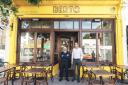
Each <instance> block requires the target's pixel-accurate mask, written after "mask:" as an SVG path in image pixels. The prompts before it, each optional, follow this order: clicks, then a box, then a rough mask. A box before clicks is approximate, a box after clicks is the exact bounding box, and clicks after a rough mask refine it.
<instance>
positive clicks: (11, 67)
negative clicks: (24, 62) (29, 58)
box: [0, 65, 17, 85]
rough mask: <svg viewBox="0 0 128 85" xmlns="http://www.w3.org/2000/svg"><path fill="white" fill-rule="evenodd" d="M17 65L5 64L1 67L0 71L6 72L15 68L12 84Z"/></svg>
mask: <svg viewBox="0 0 128 85" xmlns="http://www.w3.org/2000/svg"><path fill="white" fill-rule="evenodd" d="M16 67H17V66H16V65H6V66H3V67H0V73H2V72H6V71H8V70H12V69H13V72H14V73H13V78H12V85H14V78H15V69H16Z"/></svg>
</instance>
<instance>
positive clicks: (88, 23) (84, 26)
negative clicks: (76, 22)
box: [82, 20, 91, 29]
mask: <svg viewBox="0 0 128 85" xmlns="http://www.w3.org/2000/svg"><path fill="white" fill-rule="evenodd" d="M82 29H91V21H89V20H88V21H82Z"/></svg>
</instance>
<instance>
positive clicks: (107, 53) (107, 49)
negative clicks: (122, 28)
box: [98, 33, 112, 62]
mask: <svg viewBox="0 0 128 85" xmlns="http://www.w3.org/2000/svg"><path fill="white" fill-rule="evenodd" d="M98 46H99V47H98V48H99V50H98V52H99V53H98V54H99V61H110V62H112V39H111V33H98Z"/></svg>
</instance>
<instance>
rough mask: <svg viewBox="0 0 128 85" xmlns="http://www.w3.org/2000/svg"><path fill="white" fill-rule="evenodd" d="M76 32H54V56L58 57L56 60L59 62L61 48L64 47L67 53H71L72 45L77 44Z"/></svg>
mask: <svg viewBox="0 0 128 85" xmlns="http://www.w3.org/2000/svg"><path fill="white" fill-rule="evenodd" d="M78 40H79V39H78V32H55V50H54V52H55V54H57V55H58V60H59V62H60V53H61V52H62V47H63V46H66V47H67V49H68V51H69V52H70V53H71V52H72V49H73V47H74V43H75V42H78ZM69 67H71V58H70V61H69Z"/></svg>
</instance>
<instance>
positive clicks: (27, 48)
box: [20, 32, 34, 62]
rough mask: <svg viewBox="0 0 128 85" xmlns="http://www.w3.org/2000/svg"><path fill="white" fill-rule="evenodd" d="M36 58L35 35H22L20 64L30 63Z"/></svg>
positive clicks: (25, 33) (24, 33) (26, 33)
mask: <svg viewBox="0 0 128 85" xmlns="http://www.w3.org/2000/svg"><path fill="white" fill-rule="evenodd" d="M33 56H34V33H28V32H23V33H21V44H20V62H30V61H31V60H32V59H33Z"/></svg>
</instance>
